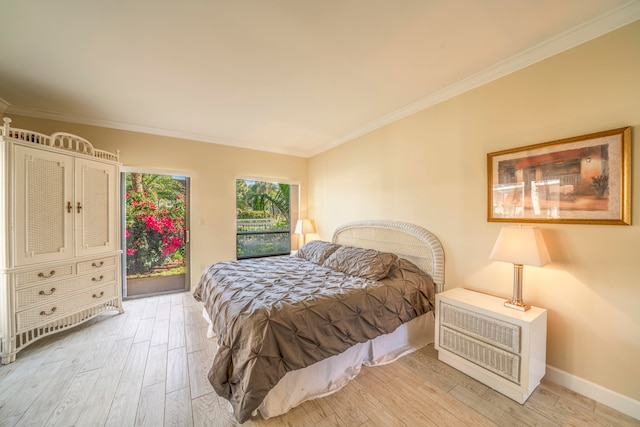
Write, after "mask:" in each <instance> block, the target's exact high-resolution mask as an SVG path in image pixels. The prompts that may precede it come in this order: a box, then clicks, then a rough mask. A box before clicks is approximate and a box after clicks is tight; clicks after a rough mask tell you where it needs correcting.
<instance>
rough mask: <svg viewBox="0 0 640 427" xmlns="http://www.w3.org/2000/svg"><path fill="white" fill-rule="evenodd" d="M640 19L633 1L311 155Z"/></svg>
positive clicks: (394, 112) (351, 133)
mask: <svg viewBox="0 0 640 427" xmlns="http://www.w3.org/2000/svg"><path fill="white" fill-rule="evenodd" d="M638 19H640V2H639V1H637V0H631V1H629V2H628V3H626V4H624V5H622V6H620V7H618V8H616V9H612V10H611V11H609V12H608V13H605V14H603V15H600V16H598V17H596V18H594V19H591V20H589V21H586V22H584V23H582V24H581V25H578V26H576V27H573V28H571V29H569V30H567V31H565V32H563V33H561V34H559V35H557V36H555V37H552V38H550V39H548V40H545V41H544V42H542V43H539V44H537V45H536V46H533V47H531V48H529V49H527V50H525V51H522V52H520V53H518V54H517V55H514V56H512V57H510V58H508V59H506V60H504V61H502V62H499V63H497V64H495V65H492V66H491V67H488V68H485V69H484V70H482V71H480V72H478V73H476V74H473V75H471V76H469V77H467V78H465V79H462V80H460V81H458V82H456V83H454V84H452V85H449V86H447V87H445V88H443V89H440V90H438V91H436V92H434V93H432V94H430V95H427V96H425V97H424V98H421V99H419V100H417V101H415V102H412V103H411V104H408V105H405V106H404V107H402V108H399V109H397V110H395V111H393V112H391V113H389V114H386V115H384V116H382V117H380V118H378V119H376V120H374V121H372V122H370V123H368V124H366V125H364V126H362V127H361V128H358V129H355V130H354V131H352V132H350V133H348V134H346V135H344V136H342V137H341V138H338V139H336V140H334V141H332V142H330V143H329V144H326V145H324V146H322V147H320V148H319V149H317V150H316V151H314V152H312V153H311V156H314V155H316V154H320V153H322V152H324V151H327V150H329V149H331V148H334V147H337V146H338V145H341V144H344V143H345V142H348V141H350V140H352V139H355V138H357V137H360V136H362V135H365V134H367V133H369V132H372V131H374V130H376V129H380V128H381V127H383V126H386V125H388V124H390V123H393V122H395V121H397V120H400V119H402V118H405V117H407V116H410V115H412V114H414V113H417V112H419V111H421V110H424V109H426V108H429V107H432V106H434V105H436V104H439V103H441V102H444V101H446V100H448V99H451V98H453V97H455V96H458V95H461V94H463V93H465V92H468V91H470V90H472V89H475V88H477V87H480V86H482V85H485V84H487V83H490V82H492V81H494V80H497V79H499V78H501V77H504V76H506V75H508V74H511V73H514V72H516V71H518V70H521V69H523V68H526V67H528V66H530V65H533V64H535V63H537V62H540V61H542V60H544V59H547V58H550V57H552V56H554V55H557V54H559V53H562V52H564V51H566V50H569V49H571V48H574V47H576V46H578V45H581V44H583V43H586V42H588V41H590V40H593V39H595V38H598V37H600V36H603V35H605V34H607V33H609V32H611V31H615V30H617V29H619V28H622V27H624V26H625V25H628V24H630V23H632V22H635V21H637V20H638Z"/></svg>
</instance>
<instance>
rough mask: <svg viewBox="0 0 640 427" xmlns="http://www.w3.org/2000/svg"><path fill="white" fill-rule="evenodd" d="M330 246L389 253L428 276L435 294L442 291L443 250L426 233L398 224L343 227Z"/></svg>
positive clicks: (371, 222)
mask: <svg viewBox="0 0 640 427" xmlns="http://www.w3.org/2000/svg"><path fill="white" fill-rule="evenodd" d="M332 240H333V242H335V243H340V244H342V245H348V246H358V247H361V248H366V249H375V250H378V251H381V252H392V253H394V254H396V255H398V256H399V257H400V258H404V259H406V260H409V261H411V262H412V263H414V264H415V265H417V266H418V267H420V268H421V269H422V270H424V271H425V272H426V273H428V274H429V275H430V276H431V278H432V279H433V281H434V282H435V285H436V292H442V290H443V289H444V249H443V248H442V244H441V243H440V240H438V238H437V237H436V236H435V235H433V234H432V233H431V232H430V231H429V230H427V229H425V228H422V227H420V226H418V225H414V224H409V223H406V222H400V221H389V220H367V221H355V222H350V223H347V224H343V225H340V226H338V228H336V231H335V232H334V233H333V239H332Z"/></svg>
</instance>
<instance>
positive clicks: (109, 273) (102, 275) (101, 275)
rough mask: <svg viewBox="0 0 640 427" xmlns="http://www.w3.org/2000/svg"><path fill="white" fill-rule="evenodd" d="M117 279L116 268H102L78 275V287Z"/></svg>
mask: <svg viewBox="0 0 640 427" xmlns="http://www.w3.org/2000/svg"><path fill="white" fill-rule="evenodd" d="M114 280H116V270H115V269H113V268H112V269H110V270H100V271H96V272H94V273H93V274H86V275H84V276H78V279H77V289H78V290H80V289H86V288H91V287H93V286H100V285H102V284H106V283H109V282H112V281H114Z"/></svg>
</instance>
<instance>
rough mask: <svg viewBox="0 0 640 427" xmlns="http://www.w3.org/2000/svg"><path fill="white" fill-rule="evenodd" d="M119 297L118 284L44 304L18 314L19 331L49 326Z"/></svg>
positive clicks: (96, 288) (88, 290)
mask: <svg viewBox="0 0 640 427" xmlns="http://www.w3.org/2000/svg"><path fill="white" fill-rule="evenodd" d="M116 295H118V292H117V285H116V283H111V284H108V285H105V286H101V287H95V288H91V289H87V290H86V291H85V292H82V293H79V294H75V295H72V296H70V297H68V298H65V299H62V300H59V301H55V302H52V303H50V304H42V305H39V306H36V307H33V308H30V309H28V310H24V311H21V312H18V313H16V322H17V328H16V329H17V331H18V332H22V331H25V330H28V329H31V328H35V327H38V326H40V325H44V324H47V323H49V322H52V321H54V320H57V319H59V318H61V317H65V316H67V315H69V314H72V313H74V312H76V311H80V310H82V309H84V308H87V307H91V306H93V305H98V304H100V303H102V302H103V301H106V300H108V299H109V298H112V297H114V296H116Z"/></svg>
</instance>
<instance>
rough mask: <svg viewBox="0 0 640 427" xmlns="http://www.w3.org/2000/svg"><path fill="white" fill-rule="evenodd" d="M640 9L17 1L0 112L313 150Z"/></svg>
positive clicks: (3, 50) (581, 4) (425, 0)
mask: <svg viewBox="0 0 640 427" xmlns="http://www.w3.org/2000/svg"><path fill="white" fill-rule="evenodd" d="M637 19H640V2H639V1H635V0H634V1H628V0H590V1H585V0H562V1H558V0H482V1H478V0H322V1H317V0H271V1H269V0H238V1H232V0H183V1H175V0H110V1H104V0H63V1H55V2H54V1H51V0H8V1H4V2H3V6H2V9H1V11H0V112H2V111H3V110H4V112H5V114H6V115H8V116H11V114H17V115H25V116H31V117H40V118H49V119H56V120H62V121H68V122H75V123H84V124H92V125H98V126H105V127H111V128H117V129H125V130H132V131H139V132H146V133H152V134H158V135H167V136H174V137H181V138H186V139H193V140H198V141H205V142H212V143H219V144H226V145H233V146H238V147H246V148H254V149H259V150H265V151H271V152H278V153H285V154H292V155H296V156H302V157H309V156H312V155H314V154H317V153H319V152H322V151H324V150H326V149H328V148H331V147H333V146H336V145H338V144H341V143H343V142H346V141H348V140H350V139H352V138H354V137H357V136H359V135H362V134H364V133H367V132H370V131H371V130H374V129H376V128H379V127H381V126H383V125H385V124H387V123H390V122H392V121H394V120H397V119H398V118H401V117H404V116H407V115H409V114H412V113H414V112H416V111H419V110H421V109H423V108H426V107H428V106H430V105H434V104H436V103H438V102H441V101H443V100H445V99H448V98H450V97H452V96H455V95H457V94H460V93H462V92H464V91H466V90H469V89H472V88H474V87H477V86H479V85H481V84H484V83H487V82H489V81H491V80H494V79H496V78H499V77H501V76H503V75H505V74H508V73H510V72H513V71H516V70H518V69H521V68H523V67H526V66H527V65H530V64H532V63H535V62H537V61H540V60H542V59H544V58H547V57H549V56H551V55H554V54H556V53H559V52H561V51H563V50H566V49H569V48H571V47H574V46H576V45H578V44H580V43H583V42H585V41H588V40H590V39H593V38H595V37H598V36H600V35H602V34H605V33H607V32H609V31H612V30H614V29H616V28H619V27H621V26H624V25H626V24H628V23H630V22H633V21H635V20H637Z"/></svg>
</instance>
